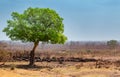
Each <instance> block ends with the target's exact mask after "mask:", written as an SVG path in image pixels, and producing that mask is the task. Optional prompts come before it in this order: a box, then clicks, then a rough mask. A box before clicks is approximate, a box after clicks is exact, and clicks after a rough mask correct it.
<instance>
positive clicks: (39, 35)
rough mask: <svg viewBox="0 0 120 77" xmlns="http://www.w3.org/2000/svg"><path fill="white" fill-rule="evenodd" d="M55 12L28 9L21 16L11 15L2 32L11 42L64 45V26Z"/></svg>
mask: <svg viewBox="0 0 120 77" xmlns="http://www.w3.org/2000/svg"><path fill="white" fill-rule="evenodd" d="M62 21H63V18H61V17H60V16H59V15H58V14H57V13H56V11H54V10H52V9H49V8H28V9H27V10H25V11H24V12H23V13H22V14H19V13H17V12H13V13H12V20H8V22H7V24H8V26H7V27H6V28H4V30H3V32H6V35H7V36H9V38H11V40H22V41H23V42H39V41H42V42H48V43H64V42H65V41H66V40H67V37H66V36H65V35H64V34H63V32H64V24H63V23H62Z"/></svg>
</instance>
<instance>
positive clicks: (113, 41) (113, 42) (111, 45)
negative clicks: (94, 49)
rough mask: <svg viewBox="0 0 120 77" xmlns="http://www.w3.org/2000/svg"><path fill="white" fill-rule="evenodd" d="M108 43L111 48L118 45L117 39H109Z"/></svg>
mask: <svg viewBox="0 0 120 77" xmlns="http://www.w3.org/2000/svg"><path fill="white" fill-rule="evenodd" d="M107 45H108V46H109V48H110V49H115V47H116V46H117V45H118V42H117V40H110V41H107Z"/></svg>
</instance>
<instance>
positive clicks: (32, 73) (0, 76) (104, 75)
mask: <svg viewBox="0 0 120 77" xmlns="http://www.w3.org/2000/svg"><path fill="white" fill-rule="evenodd" d="M11 64H14V65H15V66H16V68H15V70H10V65H11ZM45 64H46V63H42V64H41V63H37V65H40V66H41V65H45ZM54 64H55V63H49V64H48V65H49V66H53V65H54ZM56 64H57V63H56ZM18 65H21V66H22V65H24V67H20V68H17V66H18ZM26 65H27V62H14V63H11V62H8V63H6V66H8V67H6V66H4V67H2V68H0V77H114V76H115V75H116V74H117V75H120V71H117V70H114V69H113V68H109V69H106V68H100V69H96V68H88V67H81V68H79V69H78V68H76V65H77V64H73V65H72V64H71V65H62V66H59V67H54V68H49V67H44V68H41V67H38V68H25V66H26ZM26 67H27V66H26Z"/></svg>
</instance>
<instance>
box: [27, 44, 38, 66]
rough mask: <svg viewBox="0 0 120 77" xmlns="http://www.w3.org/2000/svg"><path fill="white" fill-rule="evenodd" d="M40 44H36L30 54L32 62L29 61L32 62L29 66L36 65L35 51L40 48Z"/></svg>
mask: <svg viewBox="0 0 120 77" xmlns="http://www.w3.org/2000/svg"><path fill="white" fill-rule="evenodd" d="M38 44H39V42H34V47H33V49H32V50H31V52H30V60H29V62H30V63H29V65H30V66H34V63H35V49H36V47H37V46H38Z"/></svg>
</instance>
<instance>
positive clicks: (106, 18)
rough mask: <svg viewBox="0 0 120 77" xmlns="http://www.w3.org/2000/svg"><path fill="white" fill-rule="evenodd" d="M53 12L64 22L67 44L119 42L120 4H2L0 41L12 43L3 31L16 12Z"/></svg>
mask: <svg viewBox="0 0 120 77" xmlns="http://www.w3.org/2000/svg"><path fill="white" fill-rule="evenodd" d="M28 7H40V8H51V9H54V10H56V11H57V12H58V13H59V14H60V16H61V17H63V18H64V21H63V23H64V27H65V32H64V34H65V35H66V36H67V37H68V41H71V40H72V41H105V40H111V39H115V40H120V0H1V1H0V10H1V12H0V40H10V39H9V38H8V37H7V36H6V35H5V33H3V32H2V29H3V28H4V27H6V26H7V23H6V21H7V20H9V19H11V13H12V12H13V11H16V12H19V13H22V12H23V11H24V10H25V9H27V8H28Z"/></svg>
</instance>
